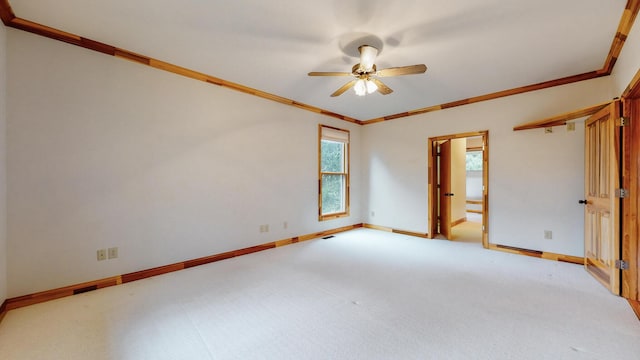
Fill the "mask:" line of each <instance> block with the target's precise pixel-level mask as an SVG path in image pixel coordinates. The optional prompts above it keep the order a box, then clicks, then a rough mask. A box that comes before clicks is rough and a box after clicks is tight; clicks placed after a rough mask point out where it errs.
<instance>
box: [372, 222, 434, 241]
mask: <svg viewBox="0 0 640 360" xmlns="http://www.w3.org/2000/svg"><path fill="white" fill-rule="evenodd" d="M363 226H364V227H365V228H367V229H373V230H379V231H386V232H391V233H396V234H402V235H408V236H415V237H419V238H423V239H428V238H429V234H427V233H419V232H416V231H407V230H400V229H394V228H390V227H386V226H380V225H373V224H363Z"/></svg>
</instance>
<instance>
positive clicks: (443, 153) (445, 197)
mask: <svg viewBox="0 0 640 360" xmlns="http://www.w3.org/2000/svg"><path fill="white" fill-rule="evenodd" d="M439 183H440V194H439V196H440V233H441V234H442V235H443V236H444V237H445V238H447V239H448V240H451V195H450V194H451V140H446V141H445V142H443V143H442V144H440V179H439Z"/></svg>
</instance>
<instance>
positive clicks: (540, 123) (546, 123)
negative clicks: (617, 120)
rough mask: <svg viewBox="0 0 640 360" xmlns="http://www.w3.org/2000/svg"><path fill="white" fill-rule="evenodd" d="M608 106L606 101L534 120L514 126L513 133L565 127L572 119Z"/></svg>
mask: <svg viewBox="0 0 640 360" xmlns="http://www.w3.org/2000/svg"><path fill="white" fill-rule="evenodd" d="M609 104H611V101H607V102H604V103H600V104H597V105H593V106H589V107H586V108H584V109H578V110H574V111H570V112H567V113H564V114H560V115H556V116H552V117H549V118H546V119H542V120H536V121H532V122H528V123H524V124H522V125H518V126H515V127H514V128H513V131H519V130H529V129H540V128H546V127H550V126H559V125H566V124H567V121H571V120H573V119H577V118H581V117H585V116H589V115H593V114H595V113H597V112H598V111H600V110H602V109H603V108H605V107H606V106H608V105H609Z"/></svg>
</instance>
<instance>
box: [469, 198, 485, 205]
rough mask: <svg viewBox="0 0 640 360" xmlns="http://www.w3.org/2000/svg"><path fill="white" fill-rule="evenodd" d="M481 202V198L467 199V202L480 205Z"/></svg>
mask: <svg viewBox="0 0 640 360" xmlns="http://www.w3.org/2000/svg"><path fill="white" fill-rule="evenodd" d="M482 203H483V201H482V200H469V199H467V204H474V205H482Z"/></svg>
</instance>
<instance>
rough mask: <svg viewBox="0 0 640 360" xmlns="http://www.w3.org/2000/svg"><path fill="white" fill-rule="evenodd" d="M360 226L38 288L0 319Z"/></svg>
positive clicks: (11, 303) (6, 306)
mask: <svg viewBox="0 0 640 360" xmlns="http://www.w3.org/2000/svg"><path fill="white" fill-rule="evenodd" d="M362 226H363V224H354V225H348V226H343V227H340V228H336V229H330V230H324V231H320V232H316V233H312V234H307V235H302V236H297V237H293V238H289V239H283V240H278V241H273V242H269V243H265V244H260V245H256V246H250V247H247V248H242V249H238V250H233V251H228V252H224V253H220V254H215V255H211V256H205V257H201V258H197V259H192V260H186V261H182V262H178V263H175V264H169V265H165V266H159V267H155V268H152V269H146V270H141V271H136V272H132V273H128V274H123V275H116V276H112V277H109V278H106V279H101V280H94V281H88V282H84V283H81V284H75V285H69V286H65V287H62V288H58V289H52V290H46V291H41V292H38V293H34V294H29V295H24V296H19V297H15V298H11V299H7V300H6V301H5V302H4V303H3V305H2V307H0V320H2V316H3V314H4V313H3V311H4V312H7V311H9V310H13V309H17V308H20V307H24V306H29V305H33V304H38V303H42V302H45V301H49V300H54V299H59V298H63V297H67V296H71V295H76V294H80V293H84V292H87V291H92V290H96V289H102V288H105V287H109V286H115V285H120V284H124V283H128V282H132V281H136V280H142V279H146V278H149V277H152V276H157V275H162V274H167V273H170V272H174V271H179V270H183V269H187V268H190V267H194V266H199V265H204V264H209V263H212V262H216V261H220V260H225V259H230V258H232V257H237V256H242V255H247V254H252V253H255V252H259V251H263V250H269V249H274V248H276V247H281V246H285V245H289V244H294V243H297V242H301V241H307V240H311V239H317V238H321V237H323V236H328V235H333V234H336V233H340V232H344V231H348V230H353V229H357V228H361V227H362Z"/></svg>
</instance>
